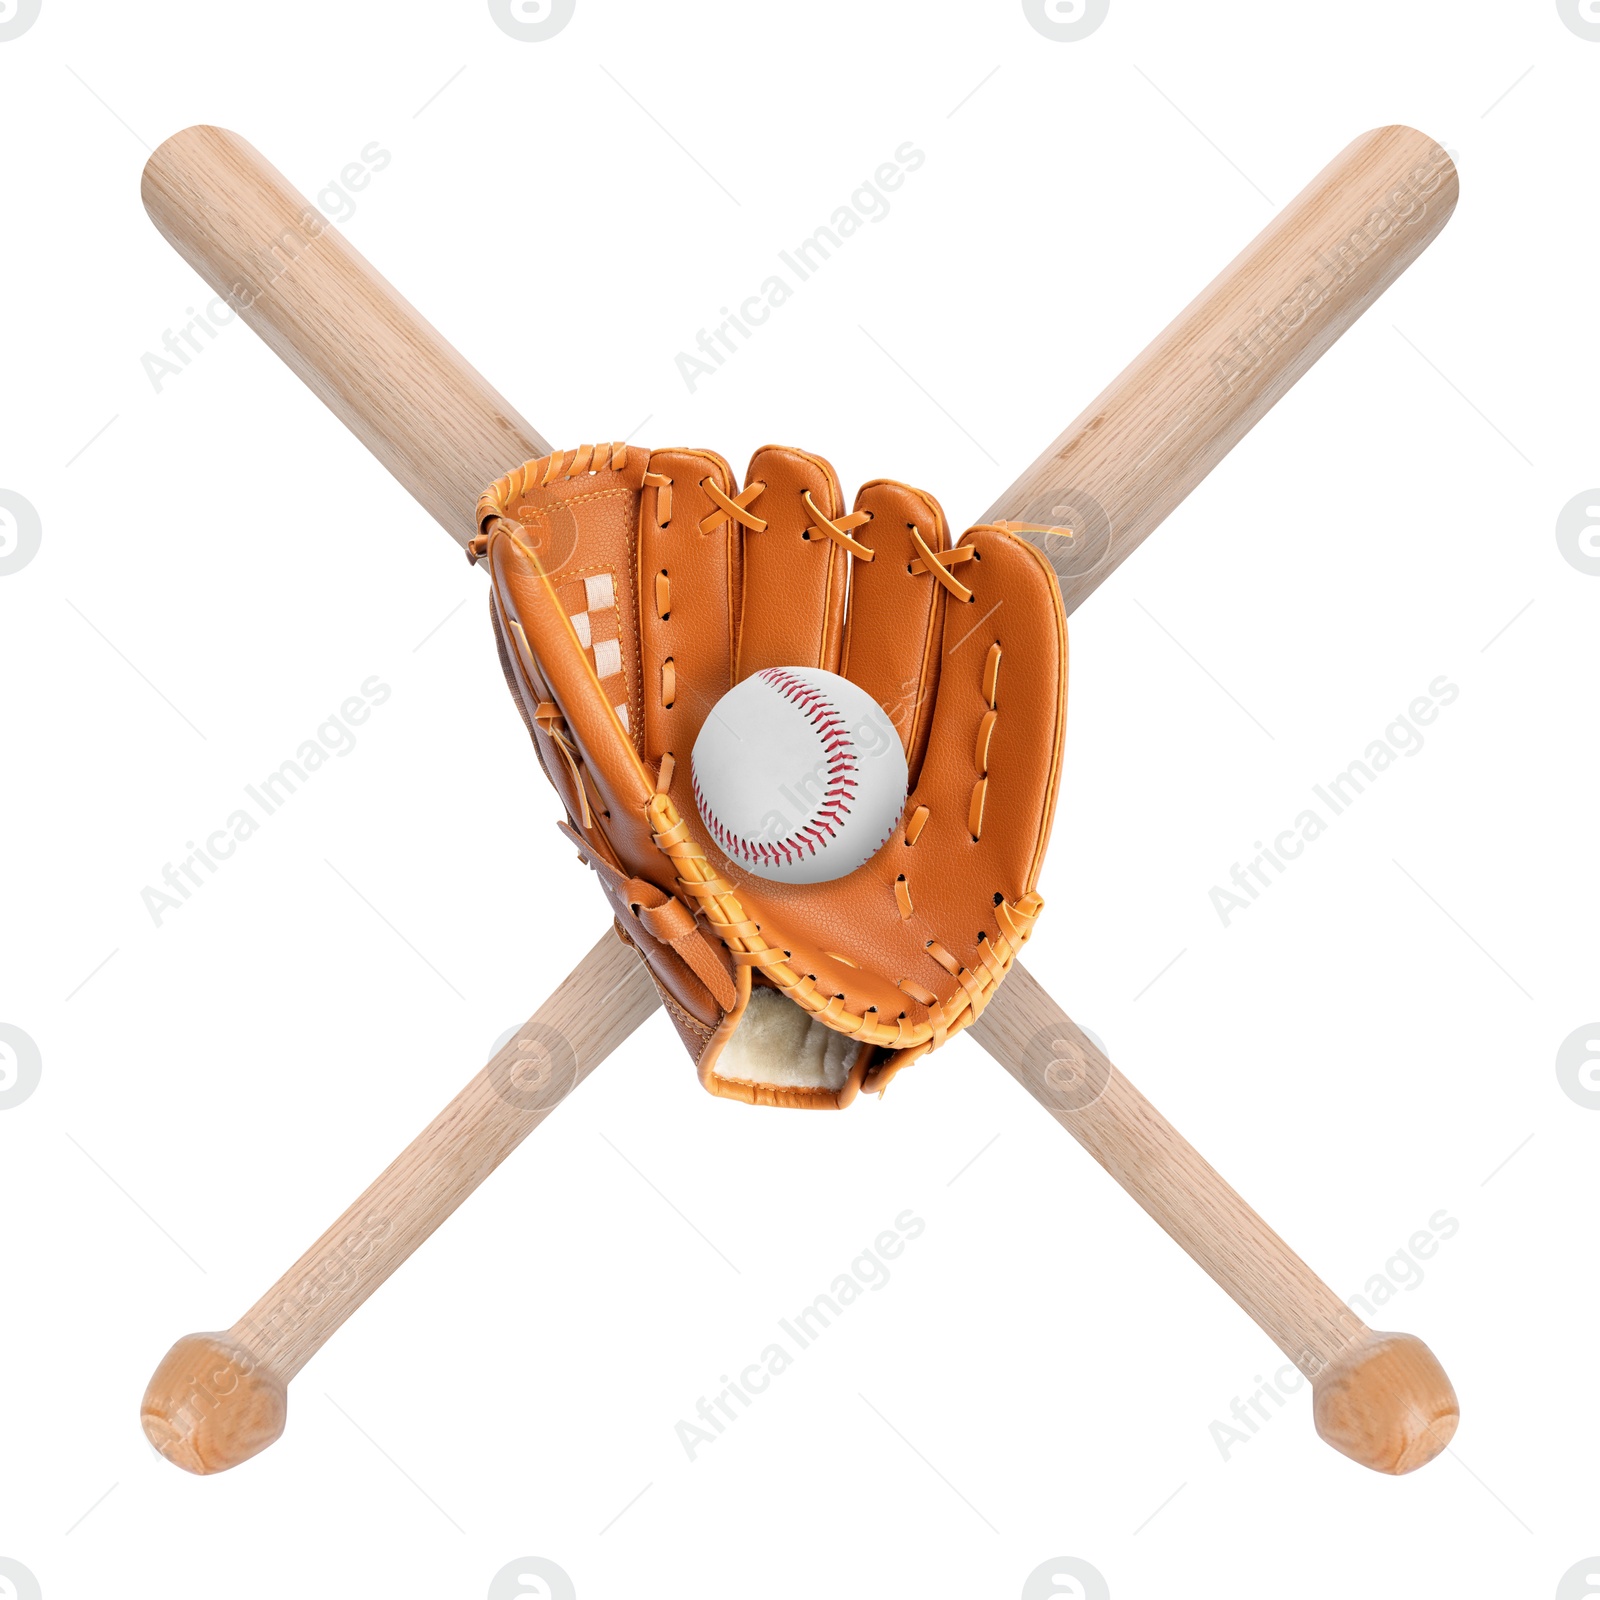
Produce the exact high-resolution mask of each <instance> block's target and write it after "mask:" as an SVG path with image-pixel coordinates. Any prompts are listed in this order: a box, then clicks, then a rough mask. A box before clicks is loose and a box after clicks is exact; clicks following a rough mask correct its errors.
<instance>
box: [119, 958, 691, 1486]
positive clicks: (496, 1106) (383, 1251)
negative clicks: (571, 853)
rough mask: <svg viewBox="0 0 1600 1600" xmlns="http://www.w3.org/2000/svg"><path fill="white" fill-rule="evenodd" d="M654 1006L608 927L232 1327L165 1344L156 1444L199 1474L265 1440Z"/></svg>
mask: <svg viewBox="0 0 1600 1600" xmlns="http://www.w3.org/2000/svg"><path fill="white" fill-rule="evenodd" d="M659 1003H660V1002H659V997H658V996H657V994H656V989H655V985H654V984H653V983H652V982H651V981H650V977H649V974H648V973H647V972H646V971H645V968H644V965H643V963H642V962H640V960H639V959H638V957H637V956H636V955H635V954H634V952H633V950H632V949H630V948H629V947H628V946H627V945H625V944H624V943H623V942H622V940H621V939H619V938H618V937H617V935H616V934H615V933H613V932H608V933H606V934H605V935H604V936H603V937H602V938H601V940H600V942H599V943H598V944H596V945H595V946H594V948H593V949H592V950H590V951H589V953H588V954H587V955H586V956H585V957H584V958H583V960H582V961H580V962H579V963H578V965H577V967H576V968H575V969H574V971H573V973H572V975H571V976H570V977H569V978H567V980H566V981H565V982H564V983H563V984H562V985H561V987H560V988H559V989H557V990H556V992H555V993H554V994H553V995H552V996H551V997H550V998H549V999H548V1000H546V1001H545V1003H544V1004H543V1005H542V1006H540V1007H539V1009H538V1010H537V1011H536V1012H534V1014H533V1015H532V1016H531V1017H530V1018H529V1019H528V1020H527V1021H526V1022H525V1023H524V1024H523V1025H522V1026H521V1027H520V1028H519V1029H518V1030H517V1033H516V1036H515V1037H514V1038H513V1039H512V1040H511V1041H510V1043H509V1044H507V1045H506V1046H505V1048H504V1049H503V1050H501V1051H500V1052H499V1054H498V1055H496V1056H495V1057H494V1058H493V1060H491V1061H490V1062H489V1064H488V1065H487V1066H486V1067H484V1069H483V1070H482V1071H481V1072H480V1073H478V1075H477V1076H476V1077H475V1078H473V1079H472V1081H471V1082H470V1083H468V1084H467V1086H466V1088H464V1089H463V1090H462V1091H461V1093H460V1094H458V1095H457V1096H456V1097H455V1099H454V1100H452V1101H451V1102H450V1104H449V1105H447V1106H446V1107H445V1108H444V1110H443V1111H441V1112H440V1113H439V1115H438V1116H437V1117H435V1118H434V1119H433V1121H432V1122H430V1123H429V1124H428V1126H427V1127H426V1128H424V1129H423V1130H422V1132H421V1133H419V1134H418V1135H417V1137H416V1138H415V1139H413V1140H412V1141H411V1143H410V1144H409V1145H407V1146H406V1148H405V1149H404V1150H403V1151H402V1152H401V1153H400V1155H399V1156H397V1157H396V1158H395V1160H394V1161H392V1162H391V1163H390V1164H389V1166H387V1167H386V1168H385V1169H384V1170H383V1172H381V1173H380V1174H379V1175H378V1177H377V1178H375V1179H374V1180H373V1182H372V1183H371V1184H370V1185H369V1186H368V1187H367V1189H366V1191H365V1192H364V1193H363V1194H362V1195H361V1197H360V1198H359V1199H358V1200H356V1201H355V1202H354V1203H353V1204H352V1205H351V1206H350V1207H349V1209H348V1210H347V1211H346V1212H345V1213H344V1215H343V1216H341V1217H340V1218H339V1220H338V1221H337V1222H335V1223H334V1224H333V1226H332V1227H331V1228H329V1229H328V1230H327V1232H326V1233H324V1234H323V1235H322V1237H321V1238H320V1239H318V1240H317V1242H316V1243H315V1244H314V1245H312V1246H311V1248H310V1249H309V1250H307V1251H306V1253H305V1254H304V1255H303V1256H301V1257H300V1259H299V1260H298V1261H297V1262H295V1264H294V1265H293V1266H292V1267H291V1268H290V1269H289V1270H288V1271H287V1272H286V1273H285V1274H284V1275H283V1276H282V1277H281V1278H280V1279H279V1280H278V1281H277V1282H276V1283H275V1284H273V1286H272V1287H271V1288H270V1289H269V1290H268V1291H267V1292H266V1294H264V1295H263V1296H262V1297H261V1298H260V1299H259V1300H258V1301H257V1302H256V1303H255V1304H254V1305H253V1306H252V1307H251V1308H250V1309H249V1310H248V1311H247V1312H245V1314H244V1315H243V1316H242V1317H240V1319H239V1320H238V1322H236V1323H235V1324H234V1325H233V1327H232V1328H231V1329H229V1330H228V1332H227V1333H225V1334H191V1335H190V1336H189V1337H188V1338H187V1339H184V1340H180V1341H179V1342H178V1344H176V1345H174V1346H173V1348H172V1350H171V1351H170V1352H169V1353H168V1355H167V1357H166V1358H165V1360H164V1361H163V1363H162V1365H161V1367H160V1368H158V1369H157V1372H156V1375H155V1377H153V1378H152V1379H151V1382H150V1387H149V1389H148V1390H147V1392H146V1394H145V1398H144V1405H143V1408H142V1412H141V1415H142V1419H143V1422H144V1427H145V1432H146V1434H147V1436H148V1437H149V1438H150V1441H151V1443H152V1444H154V1445H155V1446H156V1448H157V1449H158V1450H160V1451H161V1452H162V1454H163V1455H165V1456H166V1457H167V1458H168V1459H169V1460H170V1461H172V1462H174V1463H175V1464H176V1465H178V1466H181V1467H184V1468H186V1469H187V1470H188V1471H191V1472H202V1473H203V1472H220V1471H222V1470H224V1469H225V1468H227V1467H231V1466H236V1465H237V1464H238V1463H239V1462H240V1461H243V1460H247V1459H248V1458H249V1457H250V1456H252V1455H255V1454H256V1453H257V1452H258V1451H260V1450H263V1449H265V1448H266V1446H267V1445H269V1444H271V1443H272V1441H273V1440H274V1439H276V1438H277V1436H278V1434H279V1433H280V1432H282V1428H283V1415H284V1407H285V1401H284V1395H285V1391H286V1390H287V1386H288V1384H289V1381H290V1379H292V1378H293V1377H294V1375H295V1374H296V1373H297V1372H299V1370H300V1369H301V1368H302V1367H303V1366H304V1365H305V1364H306V1362H307V1361H309V1360H310V1359H311V1357H312V1356H314V1355H315V1354H316V1353H317V1351H318V1350H320V1349H321V1348H322V1346H323V1345H324V1344H325V1343H326V1342H327V1340H328V1339H329V1338H330V1337H331V1336H332V1335H333V1333H334V1332H335V1331H336V1330H337V1329H338V1328H339V1327H340V1326H341V1324H343V1323H344V1321H345V1320H346V1319H347V1318H348V1317H350V1316H351V1315H352V1314H353V1313H354V1312H355V1311H356V1309H357V1308H358V1307H360V1306H361V1305H363V1304H364V1303H365V1302H366V1300H367V1298H368V1296H369V1295H371V1294H372V1292H373V1291H374V1290H375V1289H377V1288H378V1287H379V1285H380V1284H382V1283H383V1282H384V1281H385V1280H386V1279H387V1278H388V1277H389V1275H390V1274H391V1273H392V1272H394V1270H395V1269H396V1268H397V1267H399V1266H400V1265H401V1263H402V1262H404V1261H406V1260H407V1259H408V1258H409V1257H410V1256H411V1255H412V1253H413V1252H414V1251H415V1250H416V1249H417V1248H418V1247H419V1246H420V1245H421V1244H422V1243H423V1241H424V1240H425V1239H427V1238H428V1237H429V1236H430V1235H431V1234H432V1233H433V1232H434V1230H435V1229H437V1228H438V1227H439V1225H440V1224H441V1223H443V1222H444V1221H445V1219H446V1218H447V1217H449V1216H450V1215H451V1214H452V1213H453V1212H454V1211H455V1209H456V1207H457V1206H459V1205H460V1204H461V1202H462V1201H463V1200H465V1199H466V1197H467V1196H468V1195H469V1194H471V1193H472V1192H473V1190H475V1189H476V1188H477V1187H478V1185H479V1184H481V1183H482V1182H483V1180H484V1179H485V1178H487V1177H488V1176H489V1174H490V1173H491V1172H493V1171H494V1169H495V1168H496V1167H498V1166H499V1165H500V1163H501V1162H502V1161H504V1160H505V1158H506V1157H507V1156H508V1155H510V1154H511V1152H512V1151H513V1150H515V1149H516V1147H517V1146H518V1145H519V1144H521V1143H522V1141H523V1140H524V1139H526V1138H527V1137H528V1135H529V1134H530V1133H532V1132H533V1130H534V1129H535V1128H537V1127H538V1126H539V1124H540V1123H541V1122H543V1121H544V1119H545V1118H546V1117H547V1116H549V1114H550V1113H551V1112H552V1111H553V1110H554V1109H555V1108H556V1107H557V1106H558V1105H559V1104H560V1103H561V1102H562V1101H563V1100H564V1099H565V1098H566V1097H567V1096H568V1095H569V1094H571V1092H572V1091H573V1090H574V1089H575V1088H577V1086H578V1085H579V1084H580V1083H582V1082H583V1080H584V1079H585V1078H586V1077H588V1075H589V1074H590V1073H591V1072H592V1071H593V1070H594V1069H595V1068H596V1067H597V1066H598V1065H599V1064H600V1063H601V1062H602V1061H604V1060H605V1058H606V1057H607V1056H608V1055H610V1054H611V1052H612V1051H613V1050H615V1049H616V1048H617V1046H618V1045H619V1044H621V1043H622V1041H623V1040H624V1039H626V1038H627V1037H628V1035H629V1034H631V1033H632V1032H633V1031H634V1029H635V1028H637V1027H638V1026H639V1024H640V1023H641V1022H643V1021H644V1020H645V1018H646V1017H648V1016H650V1015H651V1014H652V1013H653V1012H654V1011H655V1009H656V1007H657V1005H658V1004H659ZM274 1420H275V1422H276V1426H275V1427H273V1425H272V1424H273V1422H274Z"/></svg>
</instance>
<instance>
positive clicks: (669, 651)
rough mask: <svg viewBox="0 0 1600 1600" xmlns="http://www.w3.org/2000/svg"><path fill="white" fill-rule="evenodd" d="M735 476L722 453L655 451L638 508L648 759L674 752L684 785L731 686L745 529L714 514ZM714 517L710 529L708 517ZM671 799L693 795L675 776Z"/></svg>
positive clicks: (657, 760) (657, 763)
mask: <svg viewBox="0 0 1600 1600" xmlns="http://www.w3.org/2000/svg"><path fill="white" fill-rule="evenodd" d="M708 485H710V486H713V487H715V488H716V489H717V490H718V491H720V493H722V494H723V495H725V496H726V495H730V494H731V493H732V491H733V486H734V477H733V472H732V470H731V469H730V468H729V466H728V463H727V462H726V461H724V460H723V459H722V457H721V456H719V455H713V454H712V453H711V452H709V451H701V450H658V451H656V452H655V454H654V455H652V456H651V458H650V473H649V476H648V477H647V478H646V480H645V492H644V498H643V502H642V504H641V505H640V508H639V636H640V641H641V646H642V648H641V652H640V653H641V656H642V660H643V667H642V674H643V677H644V680H645V681H644V758H645V761H646V763H647V764H649V765H650V766H652V767H659V766H660V764H661V758H662V757H663V756H664V755H668V754H670V755H672V757H673V758H674V769H675V774H677V775H681V776H682V778H683V780H684V783H685V786H686V785H687V782H688V777H689V752H690V751H691V750H693V749H694V741H695V737H696V735H697V734H698V733H699V732H700V725H701V723H703V722H704V721H705V719H706V717H707V716H708V715H709V714H710V711H711V708H712V707H713V706H714V705H715V704H716V703H717V701H718V700H720V699H721V698H722V696H723V695H725V694H726V693H727V692H728V690H729V689H730V688H732V687H733V652H734V646H735V643H736V639H735V626H736V621H737V618H736V613H735V610H734V607H735V604H736V601H737V598H738V595H739V592H740V587H741V582H742V572H741V555H742V546H741V535H742V533H743V530H742V529H741V528H740V527H739V525H738V523H737V522H735V521H734V520H733V519H732V518H730V517H726V516H720V515H718V508H717V505H716V503H715V501H713V500H712V499H711V497H710V495H709V494H708V493H707V486H708ZM712 518H715V525H714V526H713V528H712V530H711V531H710V532H709V533H704V532H702V531H701V528H702V525H703V524H704V523H705V522H706V521H707V520H709V519H712ZM673 798H674V799H675V800H677V801H678V803H679V804H680V806H681V805H682V804H683V802H684V800H685V799H686V798H687V799H688V800H689V802H690V804H691V805H692V803H693V799H692V796H691V795H689V793H688V790H687V787H685V788H684V789H682V790H681V791H680V790H679V788H678V785H677V777H676V776H675V777H674V785H673Z"/></svg>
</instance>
